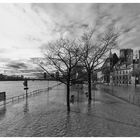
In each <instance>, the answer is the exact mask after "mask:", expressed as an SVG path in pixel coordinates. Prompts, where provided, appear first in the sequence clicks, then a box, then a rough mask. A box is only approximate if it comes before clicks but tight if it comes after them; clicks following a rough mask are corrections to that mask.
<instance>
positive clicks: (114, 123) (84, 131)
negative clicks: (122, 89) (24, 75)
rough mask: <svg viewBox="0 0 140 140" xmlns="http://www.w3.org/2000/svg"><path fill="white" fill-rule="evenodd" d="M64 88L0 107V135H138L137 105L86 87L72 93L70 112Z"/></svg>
mask: <svg viewBox="0 0 140 140" xmlns="http://www.w3.org/2000/svg"><path fill="white" fill-rule="evenodd" d="M65 91H66V89H65V86H63V85H61V86H58V87H55V88H54V89H53V90H50V91H49V92H46V93H42V94H40V95H37V96H35V97H31V98H29V99H28V100H23V101H20V102H19V103H15V104H12V105H7V106H4V107H2V108H0V136H7V137H13V136H15V137H16V136H18V137H23V136H24V137H27V136H29V137H40V136H43V137H56V136H58V137H60V136H65V137H67V136H70V137H90V136H95V137H96V136H140V133H139V132H140V108H139V107H137V106H134V105H132V104H129V103H126V102H124V101H123V100H121V99H118V98H116V97H114V96H111V95H109V94H106V93H105V92H104V91H103V90H100V89H98V90H96V91H93V92H92V97H93V100H94V101H92V102H91V103H90V104H89V103H88V102H87V97H86V95H85V91H83V90H82V89H80V90H78V91H77V92H76V91H75V90H73V91H72V94H74V95H75V98H76V99H75V101H74V103H71V112H70V113H68V112H67V111H66V92H65Z"/></svg>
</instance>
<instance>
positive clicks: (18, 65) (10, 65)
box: [6, 61, 28, 69]
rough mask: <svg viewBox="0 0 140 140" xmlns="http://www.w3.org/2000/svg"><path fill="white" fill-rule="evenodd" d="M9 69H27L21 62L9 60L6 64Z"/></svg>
mask: <svg viewBox="0 0 140 140" xmlns="http://www.w3.org/2000/svg"><path fill="white" fill-rule="evenodd" d="M6 66H7V67H8V68H9V69H27V67H28V66H27V65H26V64H25V63H23V62H14V61H12V62H9V63H8V64H7V65H6Z"/></svg>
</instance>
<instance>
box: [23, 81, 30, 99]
mask: <svg viewBox="0 0 140 140" xmlns="http://www.w3.org/2000/svg"><path fill="white" fill-rule="evenodd" d="M23 85H24V90H26V98H28V89H29V88H28V81H27V79H26V80H24V82H23Z"/></svg>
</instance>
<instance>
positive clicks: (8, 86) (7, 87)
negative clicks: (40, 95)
mask: <svg viewBox="0 0 140 140" xmlns="http://www.w3.org/2000/svg"><path fill="white" fill-rule="evenodd" d="M55 84H57V82H55V81H28V87H29V90H28V92H31V91H33V90H37V89H43V88H47V87H48V86H53V85H55ZM3 91H4V92H6V97H7V98H10V97H13V96H18V95H21V94H25V90H24V86H23V81H0V92H3Z"/></svg>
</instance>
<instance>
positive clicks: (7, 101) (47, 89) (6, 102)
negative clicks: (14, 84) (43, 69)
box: [0, 83, 61, 106]
mask: <svg viewBox="0 0 140 140" xmlns="http://www.w3.org/2000/svg"><path fill="white" fill-rule="evenodd" d="M60 84H61V83H59V84H56V85H53V86H51V87H48V88H45V89H37V90H34V91H31V92H29V93H28V96H26V94H21V95H18V96H14V97H11V98H7V99H6V100H5V101H2V102H3V103H2V104H0V106H3V105H6V104H9V103H12V102H15V101H19V100H20V99H24V98H27V97H31V96H34V95H38V94H40V93H42V92H46V91H49V90H52V89H53V88H54V87H56V86H58V85H60Z"/></svg>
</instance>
